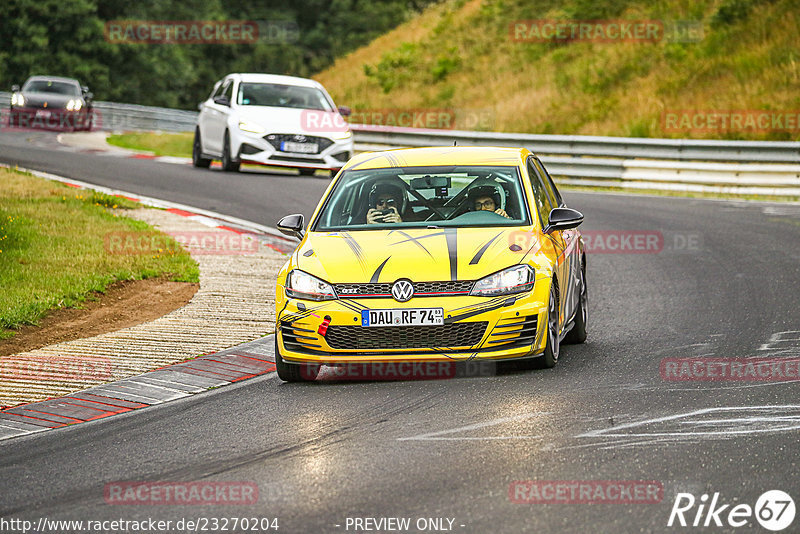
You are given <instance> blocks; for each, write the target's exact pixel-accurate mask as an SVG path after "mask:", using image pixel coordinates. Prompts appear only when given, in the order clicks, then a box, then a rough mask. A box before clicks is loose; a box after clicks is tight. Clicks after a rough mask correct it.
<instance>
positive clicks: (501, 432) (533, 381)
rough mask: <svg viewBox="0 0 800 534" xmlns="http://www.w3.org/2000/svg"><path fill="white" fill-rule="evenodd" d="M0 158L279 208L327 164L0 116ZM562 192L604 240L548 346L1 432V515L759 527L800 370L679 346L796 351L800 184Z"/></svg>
mask: <svg viewBox="0 0 800 534" xmlns="http://www.w3.org/2000/svg"><path fill="white" fill-rule="evenodd" d="M0 160H1V161H3V162H6V163H12V164H18V165H19V166H21V167H29V168H36V169H40V170H44V171H49V172H54V173H58V174H61V175H64V176H68V177H72V178H76V179H79V180H83V181H86V182H91V183H96V184H100V185H105V186H109V187H114V188H118V189H122V190H127V191H131V192H135V193H139V194H142V195H147V196H152V197H158V198H164V199H167V200H173V201H176V202H180V203H184V204H188V205H192V206H196V207H199V208H204V209H208V210H214V211H217V212H220V213H224V214H228V215H233V216H236V217H241V218H244V219H248V220H252V221H254V222H257V223H261V224H266V225H270V226H274V225H275V223H276V221H277V220H278V219H279V218H280V217H281V216H282V215H284V214H286V213H293V212H301V213H304V214H306V215H310V213H311V211H312V210H313V208H314V206H315V204H316V202H317V200H318V199H319V197H320V195H321V194H322V192H323V191H324V189H325V187H326V186H327V184H328V180H327V179H321V178H301V177H298V176H290V175H288V174H287V175H280V176H278V175H271V174H266V173H263V172H261V173H258V172H247V173H240V174H226V173H222V172H220V171H218V170H195V169H193V168H191V167H189V166H182V165H169V164H160V163H154V162H150V161H139V160H133V159H122V158H112V157H107V156H99V155H92V154H81V153H76V152H73V151H69V150H65V149H58V148H56V147H55V142H54V134H50V133H35V134H29V135H28V136H27V137H26V136H21V135H20V134H10V133H3V134H0ZM564 196H565V199H566V201H567V203H568V205H569V206H570V207H573V208H576V209H578V210H580V211H582V212H583V213H584V215H585V217H586V218H585V223H584V225H583V226H582V227H581V229H582V231H584V233H586V234H587V235H590V236H592V237H593V239H594V240H595V244H594V248H593V249H590V250H592V253H590V254H589V256H588V282H589V291H590V293H589V299H590V307H589V337H588V340H587V342H586V343H585V344H584V345H579V346H564V347H562V354H561V361H560V363H559V364H558V366H556V368H554V369H552V370H542V371H514V370H506V371H505V372H502V373H500V374H492V375H491V376H470V377H465V378H454V379H449V380H421V381H386V382H334V381H331V382H318V383H314V384H284V383H282V382H281V381H280V380H278V379H277V377H276V376H275V375H274V373H271V374H269V375H265V376H263V377H260V378H256V379H252V380H248V381H245V382H242V383H239V384H238V385H234V386H230V387H225V388H221V389H218V390H214V391H210V392H207V393H203V394H199V395H196V396H192V397H189V398H186V399H182V400H179V401H175V402H171V403H166V404H163V405H159V406H155V407H152V408H148V409H144V410H138V411H135V412H131V413H129V414H124V415H121V416H118V417H112V418H109V419H106V420H99V421H94V422H90V423H86V424H82V425H79V426H76V427H67V428H63V429H59V430H55V431H50V432H43V433H41V434H35V435H30V436H25V437H21V438H15V439H11V440H7V441H4V442H0V517H3V518H6V519H8V518H20V519H26V520H31V521H34V522H36V521H38V520H39V518H42V517H46V518H48V519H75V520H84V521H85V520H104V519H105V520H111V519H119V518H123V519H129V520H134V519H135V520H141V519H147V518H153V519H157V520H172V521H173V522H174V521H177V520H180V519H181V518H188V519H195V520H196V519H197V518H199V517H204V518H209V519H211V518H225V517H227V518H232V517H253V518H262V517H266V518H275V517H277V518H278V521H279V526H280V530H279V532H281V533H294V532H355V531H361V532H363V531H366V530H365V529H363V528H362V529H360V530H356V529H355V522H354V521H353V518H361V519H364V518H376V519H379V518H389V517H392V518H393V517H397V518H410V519H411V525H412V527H414V526H415V525H416V524H417V521H418V520H419V519H420V518H424V519H426V520H427V519H429V518H444V521H443V522H442V523H441V525H439V524H438V523H429V522H427V521H424V522H423V523H424V524H423V523H420V524H421V525H422V526H424V527H426V529H427V530H424V529H420V530H424V531H429V532H431V531H437V530H436V529H435V528H431V525H434V526H436V525H439V530H438V531H443V530H445V529H447V528H449V529H451V530H452V531H453V532H465V533H485V532H670V531H692V532H694V531H704V530H705V531H713V532H730V531H737V532H766V530H764V529H763V528H762V527H761V526H760V525H759V522H758V521H757V519H756V517H755V516H751V517H749V518H745V521H746V524H745V525H744V526H743V527H741V528H737V529H734V528H732V527H731V526H730V525H729V524H727V520H728V512H729V511H730V509H731V507H732V506H733V505H735V504H747V505H749V506H751V507H755V505H756V501H757V500H758V498H759V496H760V495H762V494H763V493H764V492H766V491H768V490H782V491H784V492H786V493H788V494H789V495H790V496H792V497H793V498H794V499H795V502H797V500H798V498H799V497H800V476H798V475H800V469H799V468H798V462H800V454H799V452H800V384H798V383H797V382H796V381H794V380H792V379H791V378H788V379H787V380H779V379H774V376H773V379H772V380H764V379H743V380H714V381H681V380H675V379H674V376H671V375H669V374H668V369H669V367H668V366H666V365H667V364H668V363H669V361H670V360H669V359H674V358H695V357H705V358H708V357H715V358H724V359H735V360H737V361H742V360H744V359H756V358H770V359H772V360H774V361H776V362H782V363H785V364H786V367H787V369H789V368H791V362H793V361H794V362H795V369H796V367H797V365H796V361H797V360H798V359H800V311H798V310H800V296H798V291H797V290H798V288H800V206H798V205H788V204H787V205H781V204H770V203H746V202H734V201H707V200H692V199H681V198H667V197H644V196H626V195H606V194H588V193H576V192H569V191H567V192H566V193H565V194H564ZM637 234H647V235H653V234H655V235H659V236H660V238H659V246H658V247H656V248H650V249H647V250H641V249H637V250H636V251H635V253H634V251H631V250H622V251H621V250H619V249H618V247H617V246H616V245H615V243H618V241H615V240H614V239H613V238H610V236H617V238H624V237H625V236H628V237H629V238H630V237H631V236H635V235H637ZM601 245H604V246H605V251H603V250H602V247H601ZM751 361H754V360H751ZM665 362H666V363H665ZM665 366H666V367H665ZM665 369H667V371H665ZM787 376H788V371H787ZM795 380H796V377H795ZM119 481H230V482H249V483H255V484H256V485H257V486H258V501H257V503H256V504H254V505H238V506H230V505H229V506H190V505H183V506H169V505H160V506H148V505H128V506H122V505H112V504H107V503H106V501H105V500H104V488H105V486H106V484H109V483H113V482H119ZM515 481H539V482H542V483H546V482H547V481H656V482H658V484H659V485H660V487H661V488H663V492H662V493H663V494H662V495H660V496H659V499H657V500H658V501H660V502H647V503H637V502H630V501H629V502H624V503H613V504H602V503H592V504H581V503H558V504H542V503H529V502H525V503H517V502H512V501H513V498H514V497H515V495H518V494H517V493H516V490H515V489H512V491H510V485H511V484H512V483H514V482H515ZM526 487H527V486H526ZM515 488H516V486H515ZM717 492H718V493H719V496H718V505H722V504H728V505H731V506H730V507H728V509H727V510H725V511H724V512H723V513H722V514H720V515H719V518H720V519H721V520H722V521H723V526H722V527H713V526H712V527H709V528H707V529H703V528H691V527H690V528H680V527H679V526H676V525H677V523H676V525H675V526H673V527H672V528H669V527H667V522H668V520H669V518H670V515H671V510H672V509H673V504H674V503H675V499H676V495H677V494H679V493H688V494H691V495H693V496H694V498H695V499H696V500H697V504H696V505H695V506H694V507H693V508H692V509H691V510H689V511H687V512H686V514H685V517H686V520H687V522H690V523H691V522H692V521H694V520H695V516H696V514H697V512H698V505H699V503H700V500H701V495H703V494H706V495H708V496H709V497H708V501H711V498H712V496H713V495H714V494H715V493H717ZM525 495H527V493H525ZM718 507H719V506H718ZM348 518H350V520H349V521H348ZM448 520H452V524H451V523H450V522H449V521H448ZM705 520H706V516H705V512H703V514H701V518H700V524H703V522H704V521H705ZM710 521H711V523H710V524H711V525H713V524H714V522H713V518H712V519H710ZM173 524H174V523H173ZM363 524H364V523H362V525H363ZM798 525H800V518H797V519H795V521H794V524H793V526H792V528H789V529H787V530H786V532H789V531H794V532H797V529H798V528H800V527H798ZM792 529H794V530H792ZM64 531H67V530H66V529H65V530H64ZM209 531H213V530H209ZM383 531H388V530H383ZM410 531H411V532H417V531H418V530H417V529H415V528H411V530H410Z"/></svg>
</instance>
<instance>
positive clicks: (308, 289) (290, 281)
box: [286, 270, 336, 300]
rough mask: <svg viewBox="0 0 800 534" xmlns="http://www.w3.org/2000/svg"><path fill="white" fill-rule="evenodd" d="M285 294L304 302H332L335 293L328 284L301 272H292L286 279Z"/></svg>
mask: <svg viewBox="0 0 800 534" xmlns="http://www.w3.org/2000/svg"><path fill="white" fill-rule="evenodd" d="M286 294H287V295H289V296H290V297H292V298H296V299H305V300H333V299H335V298H336V293H334V292H333V287H332V286H331V285H330V284H329V283H328V282H323V281H322V280H320V279H319V278H317V277H315V276H311V275H310V274H308V273H305V272H303V271H297V270H294V271H292V272H290V273H289V275H288V276H287V277H286Z"/></svg>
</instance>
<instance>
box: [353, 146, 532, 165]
mask: <svg viewBox="0 0 800 534" xmlns="http://www.w3.org/2000/svg"><path fill="white" fill-rule="evenodd" d="M528 154H530V152H529V151H528V149H526V148H504V147H474V146H439V147H425V148H400V149H396V150H386V151H383V152H364V153H363V154H359V155H358V156H355V157H354V158H353V159H351V160H350V162H349V163H348V165H347V167H346V168H347V169H350V170H356V169H382V168H386V167H428V166H433V165H519V164H520V162H521V161H525V158H526V157H527V156H528Z"/></svg>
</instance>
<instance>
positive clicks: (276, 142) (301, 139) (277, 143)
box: [264, 134, 333, 154]
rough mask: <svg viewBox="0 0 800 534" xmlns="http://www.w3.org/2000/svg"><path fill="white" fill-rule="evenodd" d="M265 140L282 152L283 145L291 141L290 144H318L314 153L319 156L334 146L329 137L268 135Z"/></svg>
mask: <svg viewBox="0 0 800 534" xmlns="http://www.w3.org/2000/svg"><path fill="white" fill-rule="evenodd" d="M264 140H265V141H266V142H267V143H269V144H271V145H272V146H273V147H274V148H275V150H281V143H282V142H284V141H289V142H290V143H316V144H317V151H316V152H314V153H315V154H319V153H320V152H322V151H323V150H325V149H326V148H328V147H329V146H331V145H332V144H333V141H331V140H330V139H328V138H327V137H317V136H315V135H300V134H268V135H265V136H264ZM281 152H282V151H281Z"/></svg>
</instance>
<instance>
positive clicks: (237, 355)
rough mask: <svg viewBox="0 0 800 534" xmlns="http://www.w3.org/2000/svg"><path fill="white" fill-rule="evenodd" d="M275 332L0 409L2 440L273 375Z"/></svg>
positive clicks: (0, 436)
mask: <svg viewBox="0 0 800 534" xmlns="http://www.w3.org/2000/svg"><path fill="white" fill-rule="evenodd" d="M274 361H275V358H274V349H273V335H269V336H266V337H264V338H262V339H259V340H256V341H251V342H249V343H243V344H241V345H238V346H236V347H232V348H230V349H226V350H223V351H220V352H217V353H214V354H207V355H203V356H199V357H197V358H194V359H192V360H188V361H185V362H181V363H176V364H173V365H169V366H167V367H163V368H161V369H156V370H154V371H149V372H147V373H143V374H140V375H138V376H134V377H131V378H126V379H123V380H118V381H116V382H112V383H109V384H103V385H101V386H96V387H93V388H91V389H87V390H84V391H79V392H77V393H72V394H69V395H67V396H65V397H61V398H58V399H48V400H44V401H39V402H34V403H30V404H22V405H19V406H14V407H13V408H8V409H6V410H2V411H0V440H4V439H9V438H14V437H18V436H24V435H27V434H32V433H36V432H42V431H45V430H51V429H55V428H62V427H65V426H71V425H75V424H78V423H86V422H89V421H94V420H96V419H104V418H106V417H110V416H112V415H117V414H120V413H125V412H130V411H133V410H138V409H140V408H146V407H148V406H154V405H156V404H162V403H165V402H169V401H173V400H177V399H181V398H184V397H189V396H191V395H195V394H197V393H202V392H204V391H208V390H209V389H213V388H218V387H220V386H225V385H228V384H232V383H234V382H239V381H241V380H246V379H248V378H254V377H257V376H261V375H265V374H267V373H271V372H273V371H274V370H275V363H274Z"/></svg>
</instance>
